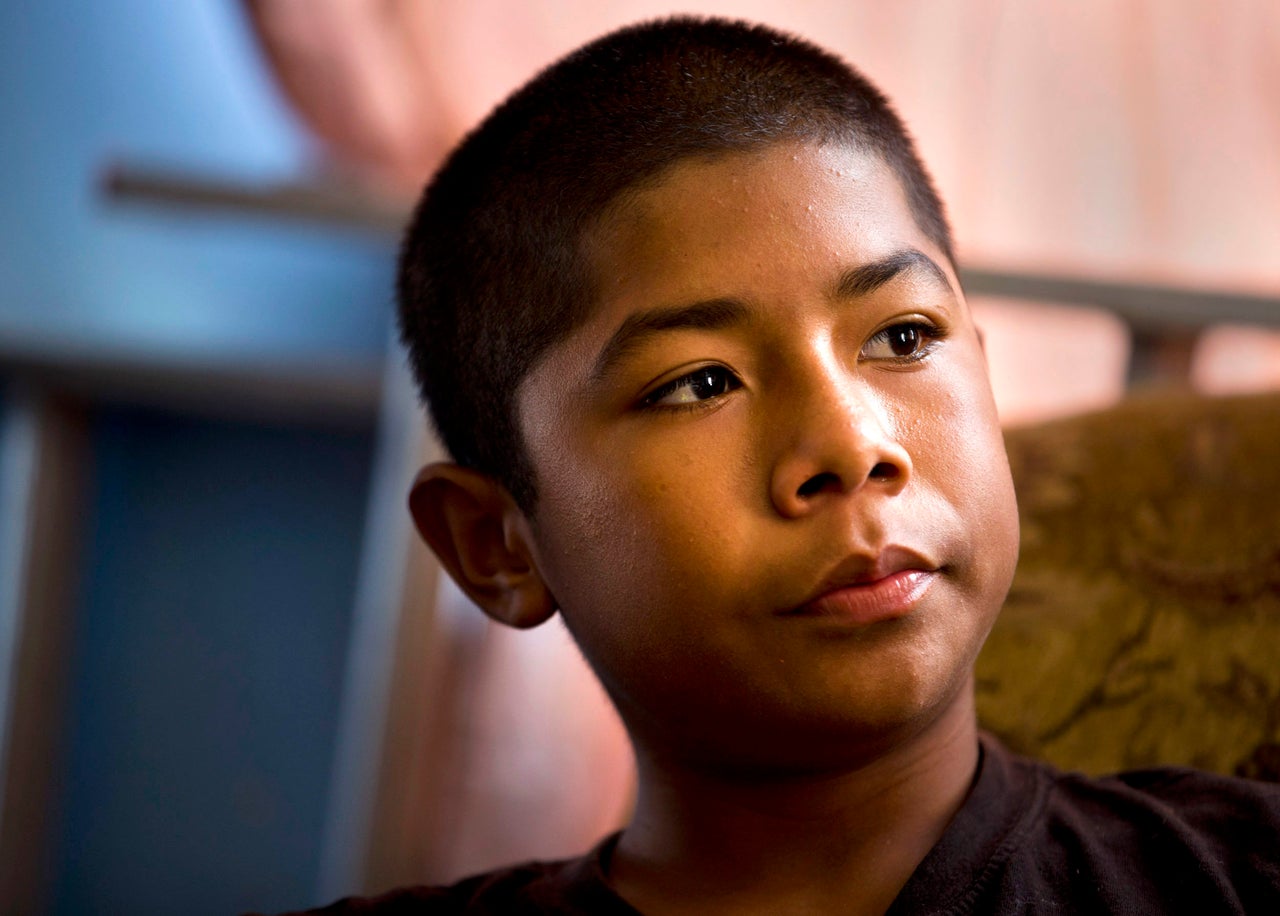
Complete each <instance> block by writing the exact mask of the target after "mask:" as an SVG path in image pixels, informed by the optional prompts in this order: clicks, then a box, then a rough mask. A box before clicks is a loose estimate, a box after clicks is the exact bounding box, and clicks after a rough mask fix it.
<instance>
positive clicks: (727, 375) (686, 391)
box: [642, 366, 742, 407]
mask: <svg viewBox="0 0 1280 916" xmlns="http://www.w3.org/2000/svg"><path fill="white" fill-rule="evenodd" d="M741 387H742V382H740V381H739V380H738V377H737V376H736V375H734V374H733V373H732V372H731V371H730V370H728V369H726V368H725V367H724V366H701V367H699V368H697V369H695V370H693V371H692V372H690V373H688V374H686V375H682V376H680V378H678V379H676V380H674V381H671V382H667V384H665V385H663V386H662V387H661V388H659V389H658V390H657V391H654V392H653V393H651V394H649V395H646V396H645V398H644V401H643V402H642V405H643V406H645V407H688V406H692V405H695V404H700V403H702V402H703V401H709V400H711V399H712V398H718V397H720V396H721V395H724V394H728V393H729V392H730V391H733V390H734V389H736V388H741Z"/></svg>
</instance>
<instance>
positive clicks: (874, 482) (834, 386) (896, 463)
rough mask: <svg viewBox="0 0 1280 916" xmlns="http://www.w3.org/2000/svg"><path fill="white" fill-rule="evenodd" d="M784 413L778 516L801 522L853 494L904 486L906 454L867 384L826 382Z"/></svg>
mask: <svg viewBox="0 0 1280 916" xmlns="http://www.w3.org/2000/svg"><path fill="white" fill-rule="evenodd" d="M783 408H784V410H785V417H786V419H785V420H784V421H783V422H780V423H778V424H777V425H776V426H775V432H777V433H781V435H780V436H779V438H778V440H777V441H778V442H779V445H780V446H781V450H780V451H779V452H778V453H776V455H777V457H776V459H775V461H774V463H773V467H772V473H771V480H770V498H771V499H772V501H773V505H774V508H775V509H776V510H777V511H778V513H779V514H780V515H782V516H784V517H787V518H800V517H803V516H805V515H808V514H810V513H812V512H814V511H817V510H819V509H820V508H821V507H822V506H823V505H825V504H827V503H829V502H831V501H833V500H840V499H843V498H846V497H848V496H849V495H851V494H854V493H863V492H865V494H866V495H883V496H893V495H896V494H898V493H900V492H902V490H903V488H904V487H906V485H907V482H908V481H909V480H910V478H911V474H912V464H911V456H910V454H909V453H908V451H907V449H906V447H905V446H904V445H903V444H902V443H901V442H900V441H899V439H898V436H897V434H896V433H895V431H894V427H893V424H892V423H890V422H889V418H888V414H887V411H886V409H885V406H884V403H883V399H882V398H881V397H880V396H879V395H877V394H876V393H875V392H874V391H873V390H871V389H870V387H869V386H868V385H867V383H866V382H865V381H862V380H859V379H858V378H857V377H856V376H855V377H852V378H828V379H825V380H824V381H823V382H822V383H819V384H814V385H811V386H809V387H808V390H807V391H805V392H804V393H803V394H802V395H801V396H800V397H799V398H797V399H796V400H794V401H792V402H791V403H789V404H785V405H783Z"/></svg>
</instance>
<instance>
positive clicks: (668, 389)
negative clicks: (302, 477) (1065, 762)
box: [411, 143, 1018, 914]
mask: <svg viewBox="0 0 1280 916" xmlns="http://www.w3.org/2000/svg"><path fill="white" fill-rule="evenodd" d="M586 248H587V255H588V260H589V263H590V264H591V266H592V269H593V272H594V276H595V278H596V281H597V289H598V303H597V306H596V308H595V310H594V313H593V315H592V317H591V318H590V320H589V321H588V322H587V323H586V324H585V325H584V326H582V327H580V328H579V329H577V330H576V331H575V332H574V333H573V334H571V335H570V336H569V337H568V338H567V339H566V340H564V341H563V342H561V343H560V344H558V345H556V346H555V347H553V348H552V349H551V350H550V352H549V353H548V354H547V356H546V357H545V358H544V359H543V360H542V361H541V362H540V363H539V364H538V365H537V366H536V367H535V368H534V370H533V371H532V372H531V373H530V375H529V376H528V377H527V379H526V380H525V382H524V384H523V386H522V388H521V390H520V392H519V399H518V404H519V409H520V418H521V428H522V431H523V433H524V435H525V437H526V442H527V444H528V447H529V452H530V455H531V456H532V459H533V463H534V467H535V468H536V469H537V487H538V507H537V510H536V512H535V513H534V515H533V517H531V518H530V517H526V516H524V515H523V514H522V513H520V511H519V510H518V509H517V508H516V507H515V505H514V503H513V502H512V501H511V500H510V498H509V496H507V495H506V494H505V492H504V491H502V490H501V488H500V487H499V486H498V485H497V484H495V483H493V482H492V481H490V480H488V479H487V478H483V477H482V476H481V475H477V474H475V473H474V472H470V471H466V470H464V469H461V468H457V467H456V466H453V465H434V466H432V467H429V468H427V469H424V471H423V473H422V475H421V476H420V478H419V481H418V484H417V486H416V488H415V491H414V495H413V497H412V500H411V504H412V506H413V508H414V513H415V517H416V518H417V519H418V523H419V527H420V529H421V530H422V532H423V534H424V536H426V538H427V540H428V541H429V542H430V543H431V544H432V545H433V546H434V547H435V548H436V550H437V552H438V553H439V554H440V555H441V557H442V560H443V561H444V563H445V565H446V567H448V568H449V569H450V571H451V572H453V573H454V575H455V578H458V579H459V581H460V583H461V584H462V585H463V587H464V589H466V590H467V591H468V592H469V593H470V594H471V595H472V597H473V598H475V599H476V600H477V601H478V602H479V603H480V604H481V606H482V607H484V608H485V609H486V610H488V611H489V612H490V613H491V614H492V615H493V616H495V617H496V618H498V619H501V620H504V621H505V622H508V623H511V624H513V625H517V626H528V625H534V624H536V623H538V622H540V621H541V620H543V619H545V618H546V617H547V616H550V615H551V614H552V613H554V612H555V611H556V610H557V609H558V610H559V611H560V613H561V614H562V615H563V618H564V620H565V623H566V624H567V625H568V627H569V628H570V630H571V632H572V633H573V635H574V637H575V638H576V639H577V641H578V643H579V645H580V646H581V648H582V651H583V653H584V654H585V655H586V657H587V659H588V660H589V661H590V663H591V664H592V666H593V668H594V669H595V671H596V672H597V674H598V675H599V676H600V678H601V681H602V682H603V683H604V685H605V687H606V689H607V690H608V691H609V694H610V696H611V697H612V698H613V700H614V702H615V704H616V705H617V707H618V710H619V712H620V713H621V715H622V717H623V720H624V722H625V723H626V725H627V728H628V730H629V733H630V735H631V737H632V741H633V743H634V745H635V747H636V752H637V758H638V761H639V772H640V786H639V793H638V803H637V808H636V812H635V816H634V818H633V820H632V822H631V824H630V825H629V826H628V828H627V830H626V831H625V832H624V835H623V837H622V840H621V841H620V843H619V846H618V848H617V852H616V854H615V856H614V859H613V861H612V863H611V866H610V880H611V882H612V883H613V884H614V886H615V888H616V889H617V890H618V891H619V892H620V893H621V894H622V895H623V896H624V897H626V898H627V899H628V900H630V901H631V902H632V903H633V904H635V905H636V906H637V907H638V908H640V909H641V910H642V911H644V912H646V913H655V914H657V913H679V912H698V913H714V912H720V911H724V912H738V913H742V912H782V911H785V912H797V913H801V912H814V913H821V912H841V913H848V912H858V911H862V912H883V910H884V909H885V908H886V907H887V906H888V905H889V904H890V903H891V902H892V900H893V897H894V896H895V895H896V893H897V892H898V890H900V889H901V887H902V885H903V883H905V881H906V880H907V878H908V877H909V876H910V873H911V871H912V870H913V869H914V868H915V866H916V865H918V864H919V862H920V860H921V859H922V858H923V857H924V856H925V854H927V852H928V850H929V849H930V848H931V846H932V845H933V843H934V842H936V840H937V838H938V837H939V836H940V835H941V833H942V831H943V829H944V828H945V826H946V824H947V822H948V821H949V819H950V818H951V816H952V815H953V814H954V812H955V810H956V809H957V808H958V807H959V805H960V804H961V803H962V801H963V799H964V796H965V793H966V792H967V790H968V787H969V785H970V783H971V780H972V776H973V772H974V768H975V765H976V759H977V751H976V748H977V745H976V731H975V729H976V726H975V721H974V713H973V698H972V694H973V686H972V670H973V661H974V658H975V657H976V655H977V652H978V649H979V648H980V646H981V645H982V642H983V639H984V638H985V637H986V634H987V632H988V630H989V629H990V627H991V624H992V623H993V621H994V619H995V616H996V613H997V611H998V609H999V607H1000V605H1001V603H1002V601H1003V599H1004V596H1005V594H1006V592H1007V590H1008V587H1009V584H1010V581H1011V578H1012V574H1013V568H1014V564H1015V560H1016V554H1017V539H1018V529H1017V513H1016V506H1015V502H1014V496H1013V489H1012V484H1011V481H1010V477H1009V469H1008V463H1007V460H1006V458H1005V453H1004V446H1003V440H1002V437H1001V434H1000V429H999V426H998V423H997V417H996V411H995V406H994V403H993V400H992V397H991V390H990V385H989V382H988V378H987V370H986V364H985V359H984V357H983V353H982V349H981V344H980V341H979V338H978V335H977V332H976V329H975V327H974V325H973V321H972V318H971V315H970V313H969V309H968V307H967V305H966V304H965V302H964V299H963V295H962V294H961V292H960V287H959V283H958V282H957V280H956V278H955V275H954V271H953V269H952V267H951V265H950V264H949V263H948V262H947V260H946V257H945V255H943V253H942V252H941V251H940V250H939V249H938V248H937V246H935V245H933V244H932V243H931V242H930V241H929V240H928V239H927V238H926V237H925V236H924V235H923V233H922V232H921V231H920V229H919V228H918V227H917V226H916V225H915V222H914V220H913V219H912V218H911V215H910V212H909V210H908V208H907V205H906V201H905V198H904V196H903V192H902V189H901V188H900V187H899V185H898V183H897V182H896V180H895V179H894V178H893V176H892V174H891V173H890V172H889V171H888V170H887V168H885V167H884V165H883V164H882V163H881V162H880V161H879V160H878V159H875V158H874V157H868V156H866V155H864V154H862V153H859V152H856V151H854V150H851V149H848V148H846V147H843V146H839V145H817V144H803V143H786V144H778V145H774V146H770V147H767V148H765V149H763V150H761V151H754V152H750V153H734V154H727V155H724V156H719V157H715V158H711V159H706V160H702V159H698V160H686V161H683V162H681V163H678V164H677V165H675V166H673V167H672V168H671V169H670V170H669V171H668V172H667V173H666V174H665V175H664V176H663V177H662V179H661V181H659V182H658V183H656V184H654V185H652V186H647V187H646V188H645V189H644V190H641V191H638V192H636V193H634V194H632V195H629V196H628V197H627V198H626V200H625V201H624V202H622V203H620V204H619V205H617V206H616V207H615V208H614V209H613V210H612V211H611V212H610V213H609V214H608V215H607V216H606V217H605V218H603V219H602V221H601V222H600V224H599V225H598V226H597V228H596V229H595V231H593V232H592V233H590V234H589V236H588V238H587V240H586ZM868 265H879V269H877V270H873V271H871V274H870V275H868V271H867V270H865V268H867V266H868ZM859 269H863V270H862V273H861V274H859V273H858V271H859ZM637 329H642V330H641V332H640V333H635V332H636V330H637ZM628 331H630V332H631V333H628ZM885 573H893V574H894V575H884V574H885ZM855 579H856V580H865V579H878V580H879V584H878V585H873V586H870V587H863V588H861V589H859V588H855V589H853V590H852V592H856V593H858V594H859V596H860V597H858V598H856V599H851V600H852V605H850V603H849V602H845V603H844V604H841V599H840V598H839V596H840V595H848V594H851V593H852V592H848V591H844V590H842V589H843V586H847V585H849V584H850V582H851V581H853V580H855ZM891 579H892V580H893V581H894V582H897V581H898V580H903V581H905V582H906V583H907V585H909V586H911V587H910V588H908V589H906V592H905V593H904V590H903V588H897V587H896V586H894V585H893V583H891V582H890V580H891ZM904 588H905V586H904ZM823 595H828V596H830V595H835V596H836V599H834V603H833V599H831V598H828V599H827V603H826V604H825V605H821V606H819V605H815V604H813V603H812V601H813V599H820V598H821V596H823ZM851 606H852V607H853V608H854V610H852V611H850V610H849V608H850V607H851ZM833 608H834V612H832V610H833ZM841 608H844V609H845V610H844V611H843V612H842V611H841V610H840V609H841ZM796 609H800V612H799V613H797V612H796ZM819 611H826V612H819Z"/></svg>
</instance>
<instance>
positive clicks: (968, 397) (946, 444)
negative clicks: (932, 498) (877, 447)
mask: <svg viewBox="0 0 1280 916" xmlns="http://www.w3.org/2000/svg"><path fill="white" fill-rule="evenodd" d="M927 402H928V408H927V410H926V412H925V414H924V416H923V418H922V417H920V416H919V415H916V416H911V417H908V418H905V419H904V421H903V422H904V430H906V435H907V437H908V438H909V439H910V442H909V445H908V450H909V451H910V453H911V455H912V458H913V461H914V462H915V466H916V467H915V470H916V472H917V475H918V476H919V477H920V479H921V482H922V484H923V485H924V486H925V487H927V488H929V489H931V490H934V491H935V492H937V493H938V494H939V495H941V496H942V497H943V499H944V500H945V502H946V503H947V504H949V505H950V506H951V507H952V509H953V510H954V511H955V512H956V514H957V522H958V523H959V525H960V526H961V527H962V529H963V531H964V532H965V536H966V537H967V539H968V540H969V541H970V542H971V544H972V545H973V546H972V551H971V553H972V556H971V562H972V564H973V565H974V566H975V567H976V569H975V574H976V575H977V576H978V577H979V578H980V579H981V584H982V587H984V588H990V589H992V590H996V591H998V590H1001V589H1005V590H1007V588H1008V583H1009V581H1010V580H1011V579H1012V575H1013V567H1014V565H1015V563H1016V561H1017V553H1018V509H1017V501H1016V498H1015V496H1014V492H1013V480H1012V477H1011V475H1010V472H1009V461H1008V457H1007V456H1006V454H1005V448H1004V435H1003V432H1002V431H1001V429H1000V424H999V418H998V415H997V413H996V408H995V401H994V399H993V398H992V396H991V389H990V384H989V382H988V380H987V374H986V366H985V363H984V362H982V361H981V360H980V359H977V358H973V357H972V356H971V357H970V358H969V359H967V360H964V361H962V362H960V363H959V364H957V365H955V366H954V371H953V372H950V373H948V374H946V375H945V376H943V377H941V378H940V379H939V382H938V384H937V385H935V386H933V387H932V388H931V390H930V391H929V394H928V397H927Z"/></svg>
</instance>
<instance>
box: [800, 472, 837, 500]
mask: <svg viewBox="0 0 1280 916" xmlns="http://www.w3.org/2000/svg"><path fill="white" fill-rule="evenodd" d="M839 485H840V478H839V477H837V476H836V475H835V474H831V473H829V472H823V473H821V474H814V475H813V476H812V477H810V478H809V479H808V480H806V481H805V482H804V483H802V484H800V489H798V490H796V495H798V496H800V497H801V498H807V497H810V496H813V495H814V494H815V493H821V492H822V491H823V490H825V489H827V488H828V487H836V486H839Z"/></svg>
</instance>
